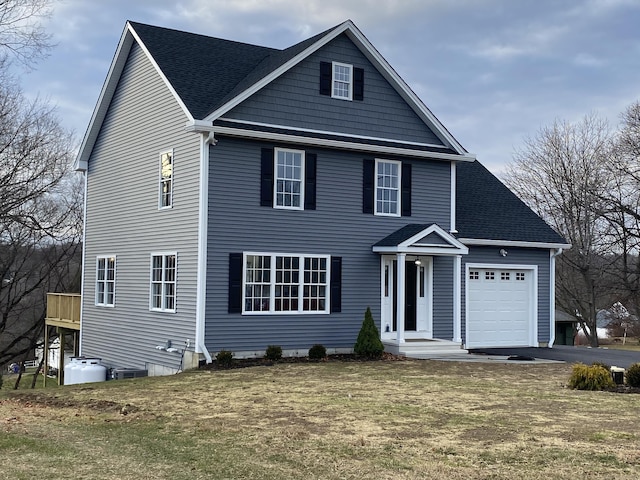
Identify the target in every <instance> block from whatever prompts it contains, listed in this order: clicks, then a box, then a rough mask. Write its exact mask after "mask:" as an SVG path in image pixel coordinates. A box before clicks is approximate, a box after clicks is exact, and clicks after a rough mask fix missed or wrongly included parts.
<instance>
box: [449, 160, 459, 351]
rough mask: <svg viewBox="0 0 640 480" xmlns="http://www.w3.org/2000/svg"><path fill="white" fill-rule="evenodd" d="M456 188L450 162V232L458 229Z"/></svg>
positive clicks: (454, 171) (454, 164)
mask: <svg viewBox="0 0 640 480" xmlns="http://www.w3.org/2000/svg"><path fill="white" fill-rule="evenodd" d="M456 189H457V185H456V162H451V190H450V191H449V195H450V196H451V220H450V222H451V226H450V227H449V232H450V233H458V231H457V230H456V193H457V191H456ZM454 341H455V340H454Z"/></svg>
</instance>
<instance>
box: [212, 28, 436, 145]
mask: <svg viewBox="0 0 640 480" xmlns="http://www.w3.org/2000/svg"><path fill="white" fill-rule="evenodd" d="M323 61H324V62H331V61H337V62H341V63H347V64H351V65H353V66H354V67H359V68H363V69H364V100H363V101H356V100H354V101H345V100H340V99H335V98H331V97H330V96H326V95H320V93H319V92H320V62H323ZM224 118H229V119H239V120H248V121H253V122H261V123H267V124H274V125H281V126H291V127H297V128H305V129H313V130H321V131H331V132H339V133H344V134H352V135H364V136H369V137H377V138H385V139H393V140H404V141H411V142H421V143H428V144H435V145H443V143H442V141H441V140H440V139H439V138H438V137H437V136H436V135H435V134H434V132H433V131H431V130H430V129H429V127H427V125H425V124H424V122H423V121H422V120H421V119H420V118H419V117H418V115H416V113H415V112H414V111H413V110H412V109H411V108H410V107H409V105H407V103H406V102H405V101H404V100H403V99H402V98H401V97H400V95H398V93H397V92H396V91H395V90H394V89H393V87H392V86H391V85H390V84H389V82H387V81H386V80H385V79H384V77H383V76H382V75H381V74H380V73H379V72H378V71H377V70H376V69H375V68H374V66H373V65H372V64H371V62H369V60H368V59H367V58H366V57H365V56H364V55H363V54H362V53H361V52H360V50H358V48H357V47H356V46H355V45H354V44H353V43H352V42H351V40H349V38H348V37H347V36H346V35H344V34H343V35H340V36H338V37H337V38H335V39H334V40H333V41H331V42H329V43H328V44H327V45H326V46H324V47H323V48H321V49H320V50H319V51H317V52H315V53H314V54H312V55H310V56H309V57H308V58H307V59H305V60H303V61H302V62H300V63H299V64H298V65H296V66H295V67H294V68H292V69H291V70H289V71H288V72H286V73H285V74H283V75H282V76H280V77H279V78H277V79H276V80H274V81H273V82H271V83H270V84H269V85H267V86H266V87H264V88H263V89H262V90H260V91H259V92H256V93H255V94H254V95H252V96H251V97H250V98H249V99H247V100H246V101H245V102H243V103H241V104H240V105H238V106H236V107H235V108H234V109H232V110H231V111H230V112H228V113H227V114H225V115H224Z"/></svg>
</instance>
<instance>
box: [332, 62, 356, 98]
mask: <svg viewBox="0 0 640 480" xmlns="http://www.w3.org/2000/svg"><path fill="white" fill-rule="evenodd" d="M352 92H353V65H347V64H346V63H338V62H333V78H332V88H331V96H332V97H333V98H340V99H342V100H351V98H352Z"/></svg>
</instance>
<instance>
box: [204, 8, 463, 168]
mask: <svg viewBox="0 0 640 480" xmlns="http://www.w3.org/2000/svg"><path fill="white" fill-rule="evenodd" d="M342 33H346V35H347V36H348V37H349V38H350V39H351V40H352V41H353V42H354V43H355V44H356V46H357V47H358V48H359V49H360V51H361V52H362V53H363V54H364V55H365V56H366V57H367V58H368V59H369V61H371V62H372V63H373V65H374V67H376V68H377V69H378V70H379V73H381V74H382V76H383V77H384V78H385V79H386V80H387V81H388V82H389V83H390V84H391V86H392V87H393V88H394V89H395V90H396V91H397V92H398V93H399V94H400V96H401V97H402V98H403V99H404V100H405V101H406V102H407V103H408V104H409V105H410V106H411V107H412V109H413V110H414V111H415V112H416V113H417V114H418V116H419V117H420V118H421V119H422V120H423V122H425V123H426V124H427V125H428V126H429V127H431V128H432V130H433V131H434V133H435V134H436V135H437V136H438V137H439V138H440V139H441V140H443V143H445V144H449V145H451V147H452V148H453V149H454V150H455V151H456V152H458V153H459V154H460V155H466V154H467V152H466V150H465V149H464V148H463V147H462V145H460V143H458V141H457V140H456V139H455V138H454V137H453V136H452V135H451V134H450V133H449V132H448V131H447V129H446V128H445V127H444V125H442V124H441V123H440V121H439V120H438V119H437V118H436V117H435V115H433V113H431V111H430V110H429V109H428V108H427V107H426V106H425V105H424V103H422V101H421V100H420V99H419V98H418V96H417V95H416V94H415V93H414V92H413V90H411V88H410V87H409V86H408V85H407V84H406V83H405V82H404V80H402V78H401V77H400V76H399V75H398V74H397V73H396V71H395V70H394V69H393V68H392V67H391V65H390V64H389V63H388V62H387V61H386V60H385V59H384V58H383V57H382V55H380V53H379V52H378V51H377V50H376V49H375V47H374V46H373V45H372V44H371V43H370V42H369V40H367V38H366V37H365V36H364V35H363V34H362V32H360V30H358V28H357V27H356V26H355V25H354V24H353V22H352V21H351V20H347V21H346V22H344V23H342V24H341V25H339V26H338V27H336V28H334V29H333V30H332V31H331V32H329V33H327V34H326V35H324V36H323V37H322V38H320V39H319V40H318V41H317V42H315V43H314V44H312V45H310V46H309V47H307V48H306V49H305V50H303V51H302V52H300V53H299V54H298V55H296V56H295V57H293V58H292V59H290V60H289V61H288V62H286V63H285V64H283V65H281V66H280V67H279V68H277V69H276V70H274V71H273V72H271V73H270V74H269V75H267V76H266V77H263V78H262V79H260V80H259V81H258V82H256V83H255V84H253V85H252V86H251V87H249V88H248V89H246V90H245V91H244V92H242V93H241V94H240V95H237V96H236V97H234V98H232V99H231V100H230V101H229V102H227V103H226V104H224V105H222V106H221V107H219V108H218V109H216V110H215V111H214V112H212V113H211V114H209V115H208V116H207V117H206V118H205V119H204V120H207V121H211V122H212V121H214V120H216V119H217V118H220V117H221V116H222V115H224V114H225V113H227V112H228V111H229V110H231V109H232V108H234V107H235V106H237V105H239V104H240V103H242V102H243V101H245V100H246V99H247V98H249V97H250V96H251V95H253V94H254V93H256V92H257V91H258V90H260V89H261V88H263V87H264V86H265V85H268V84H269V83H271V82H272V81H273V80H275V79H276V78H278V77H279V76H280V75H282V74H283V73H285V72H286V71H288V70H289V69H291V68H292V67H294V66H295V65H297V64H298V63H299V62H301V61H302V60H304V59H305V58H307V57H309V56H310V55H311V54H312V53H314V52H316V51H317V50H319V49H320V48H322V47H323V46H324V45H326V44H327V43H329V42H330V41H331V40H333V39H334V38H336V37H337V36H338V35H340V34H342ZM332 73H333V72H332ZM332 77H333V75H332ZM332 87H333V84H332Z"/></svg>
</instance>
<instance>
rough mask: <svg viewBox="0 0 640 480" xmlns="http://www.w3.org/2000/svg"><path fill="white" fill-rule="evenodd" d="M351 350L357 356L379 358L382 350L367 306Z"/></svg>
mask: <svg viewBox="0 0 640 480" xmlns="http://www.w3.org/2000/svg"><path fill="white" fill-rule="evenodd" d="M353 352H354V353H355V354H356V355H358V356H361V357H369V358H380V357H382V353H383V352H384V346H383V345H382V341H381V340H380V332H378V327H376V324H375V323H374V322H373V315H372V314H371V308H369V307H367V311H366V312H365V314H364V321H363V322H362V327H361V328H360V333H358V339H357V340H356V344H355V345H354V346H353Z"/></svg>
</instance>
